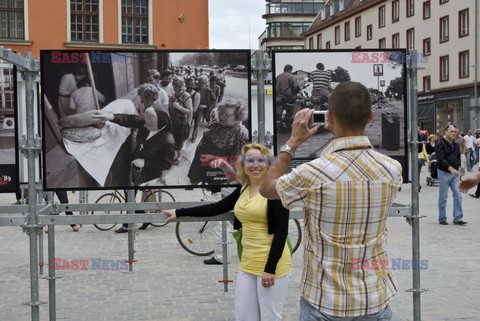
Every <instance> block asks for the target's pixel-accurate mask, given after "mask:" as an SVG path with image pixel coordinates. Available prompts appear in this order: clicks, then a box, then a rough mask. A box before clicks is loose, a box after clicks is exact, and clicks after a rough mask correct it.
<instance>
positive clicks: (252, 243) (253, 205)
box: [234, 186, 292, 277]
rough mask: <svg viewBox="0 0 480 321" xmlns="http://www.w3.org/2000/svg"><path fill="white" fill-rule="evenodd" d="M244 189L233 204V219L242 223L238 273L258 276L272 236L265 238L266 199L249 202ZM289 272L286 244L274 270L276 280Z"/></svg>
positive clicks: (257, 196)
mask: <svg viewBox="0 0 480 321" xmlns="http://www.w3.org/2000/svg"><path fill="white" fill-rule="evenodd" d="M249 195H250V187H249V186H248V187H247V188H245V190H244V191H243V192H242V194H241V195H240V197H239V199H238V201H237V203H236V204H235V208H234V213H235V216H236V217H237V218H238V219H239V220H240V222H242V232H243V235H242V246H243V252H242V260H241V262H240V271H243V272H247V273H251V274H255V275H262V274H263V270H264V269H265V264H266V263H267V259H268V253H269V252H270V247H271V245H272V240H273V234H268V225H267V199H266V198H264V197H263V196H262V195H260V193H257V194H255V195H254V196H253V197H252V198H250V196H249ZM291 269H292V258H291V255H290V251H289V249H288V246H287V244H286V243H285V247H284V249H283V254H282V257H281V258H280V260H279V261H278V264H277V268H276V270H275V276H276V277H283V276H286V275H288V274H289V273H290V271H291Z"/></svg>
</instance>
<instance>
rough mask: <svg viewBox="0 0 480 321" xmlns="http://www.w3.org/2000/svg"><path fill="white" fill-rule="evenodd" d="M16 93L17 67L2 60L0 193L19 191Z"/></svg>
mask: <svg viewBox="0 0 480 321" xmlns="http://www.w3.org/2000/svg"><path fill="white" fill-rule="evenodd" d="M16 94H17V93H16V78H15V68H14V67H13V65H12V64H9V63H6V62H3V61H2V60H0V193H3V192H4V193H7V192H8V193H11V192H16V191H18V154H17V133H16V120H17V119H16V117H17V104H16V97H17V96H16Z"/></svg>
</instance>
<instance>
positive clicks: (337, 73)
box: [332, 66, 351, 82]
mask: <svg viewBox="0 0 480 321" xmlns="http://www.w3.org/2000/svg"><path fill="white" fill-rule="evenodd" d="M350 80H351V77H350V74H349V73H348V70H346V69H344V68H342V67H340V66H338V67H337V68H336V69H335V70H334V71H332V82H345V81H350Z"/></svg>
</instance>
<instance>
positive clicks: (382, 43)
mask: <svg viewBox="0 0 480 321" xmlns="http://www.w3.org/2000/svg"><path fill="white" fill-rule="evenodd" d="M378 48H387V40H386V39H385V38H382V39H380V40H378Z"/></svg>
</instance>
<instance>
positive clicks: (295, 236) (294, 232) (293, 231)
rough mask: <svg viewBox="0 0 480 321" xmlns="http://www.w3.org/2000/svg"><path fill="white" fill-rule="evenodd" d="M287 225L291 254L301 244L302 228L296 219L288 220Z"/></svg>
mask: <svg viewBox="0 0 480 321" xmlns="http://www.w3.org/2000/svg"><path fill="white" fill-rule="evenodd" d="M288 224H289V226H288V237H289V238H290V242H291V243H292V254H293V253H295V251H296V250H297V249H298V247H299V246H300V243H302V227H301V225H300V222H299V221H298V220H297V219H293V220H289V223H288Z"/></svg>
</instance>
